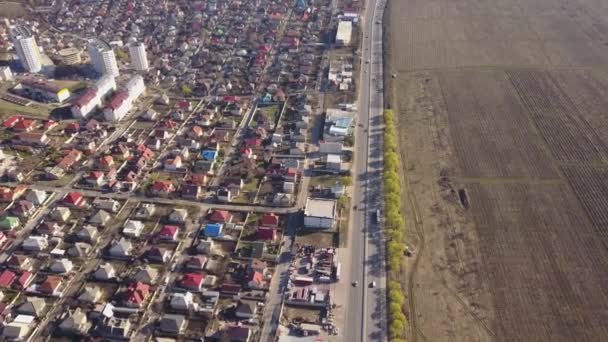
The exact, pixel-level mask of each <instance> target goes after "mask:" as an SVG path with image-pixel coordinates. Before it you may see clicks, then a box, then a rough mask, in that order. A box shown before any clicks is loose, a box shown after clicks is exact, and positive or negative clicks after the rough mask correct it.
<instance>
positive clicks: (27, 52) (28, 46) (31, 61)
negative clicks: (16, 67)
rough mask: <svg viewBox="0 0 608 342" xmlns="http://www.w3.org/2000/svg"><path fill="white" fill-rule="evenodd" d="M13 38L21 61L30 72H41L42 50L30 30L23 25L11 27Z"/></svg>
mask: <svg viewBox="0 0 608 342" xmlns="http://www.w3.org/2000/svg"><path fill="white" fill-rule="evenodd" d="M11 38H12V41H13V46H14V47H15V51H17V55H18V56H19V61H20V62H21V65H22V66H23V68H24V69H25V70H27V71H28V72H39V71H40V70H42V59H41V58H40V48H38V44H36V39H35V38H34V35H33V33H32V31H31V30H30V29H28V28H27V27H25V26H23V25H17V26H13V27H11Z"/></svg>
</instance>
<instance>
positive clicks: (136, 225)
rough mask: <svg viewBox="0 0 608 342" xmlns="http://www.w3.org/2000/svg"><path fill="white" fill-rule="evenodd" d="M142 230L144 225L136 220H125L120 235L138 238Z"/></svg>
mask: <svg viewBox="0 0 608 342" xmlns="http://www.w3.org/2000/svg"><path fill="white" fill-rule="evenodd" d="M143 230H144V223H143V222H141V221H136V220H127V222H126V223H125V225H124V227H123V228H122V233H123V234H124V235H125V236H128V237H139V236H140V235H141V233H142V231H143Z"/></svg>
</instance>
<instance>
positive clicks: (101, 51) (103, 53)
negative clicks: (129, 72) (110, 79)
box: [89, 39, 119, 77]
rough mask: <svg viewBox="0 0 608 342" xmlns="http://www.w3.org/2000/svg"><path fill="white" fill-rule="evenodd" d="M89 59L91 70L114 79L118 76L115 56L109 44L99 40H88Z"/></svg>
mask: <svg viewBox="0 0 608 342" xmlns="http://www.w3.org/2000/svg"><path fill="white" fill-rule="evenodd" d="M89 57H91V64H93V68H94V69H95V71H97V72H98V73H100V74H102V75H106V74H109V75H112V76H114V77H117V76H118V75H119V72H118V64H117V63H116V55H114V50H112V47H111V46H110V44H108V43H106V42H104V41H103V40H100V39H91V40H89Z"/></svg>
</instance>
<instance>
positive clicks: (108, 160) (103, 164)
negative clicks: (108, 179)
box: [95, 155, 115, 170]
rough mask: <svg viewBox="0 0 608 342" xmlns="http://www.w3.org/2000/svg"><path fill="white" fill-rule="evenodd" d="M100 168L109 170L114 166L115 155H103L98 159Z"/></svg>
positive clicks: (97, 163) (97, 162)
mask: <svg viewBox="0 0 608 342" xmlns="http://www.w3.org/2000/svg"><path fill="white" fill-rule="evenodd" d="M95 164H96V165H97V167H98V168H100V169H102V170H109V169H111V168H113V167H114V165H115V163H114V157H112V156H110V155H106V156H102V157H99V159H97V161H96V163H95Z"/></svg>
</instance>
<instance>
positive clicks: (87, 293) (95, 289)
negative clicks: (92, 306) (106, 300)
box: [78, 285, 103, 303]
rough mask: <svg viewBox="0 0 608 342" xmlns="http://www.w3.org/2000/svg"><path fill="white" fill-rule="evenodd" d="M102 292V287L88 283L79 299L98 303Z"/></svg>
mask: <svg viewBox="0 0 608 342" xmlns="http://www.w3.org/2000/svg"><path fill="white" fill-rule="evenodd" d="M102 294H103V293H102V291H101V287H99V286H97V285H87V286H85V287H84V289H83V290H82V292H81V293H80V295H79V296H78V300H79V301H82V302H85V303H97V302H99V300H100V299H101V296H102Z"/></svg>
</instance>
